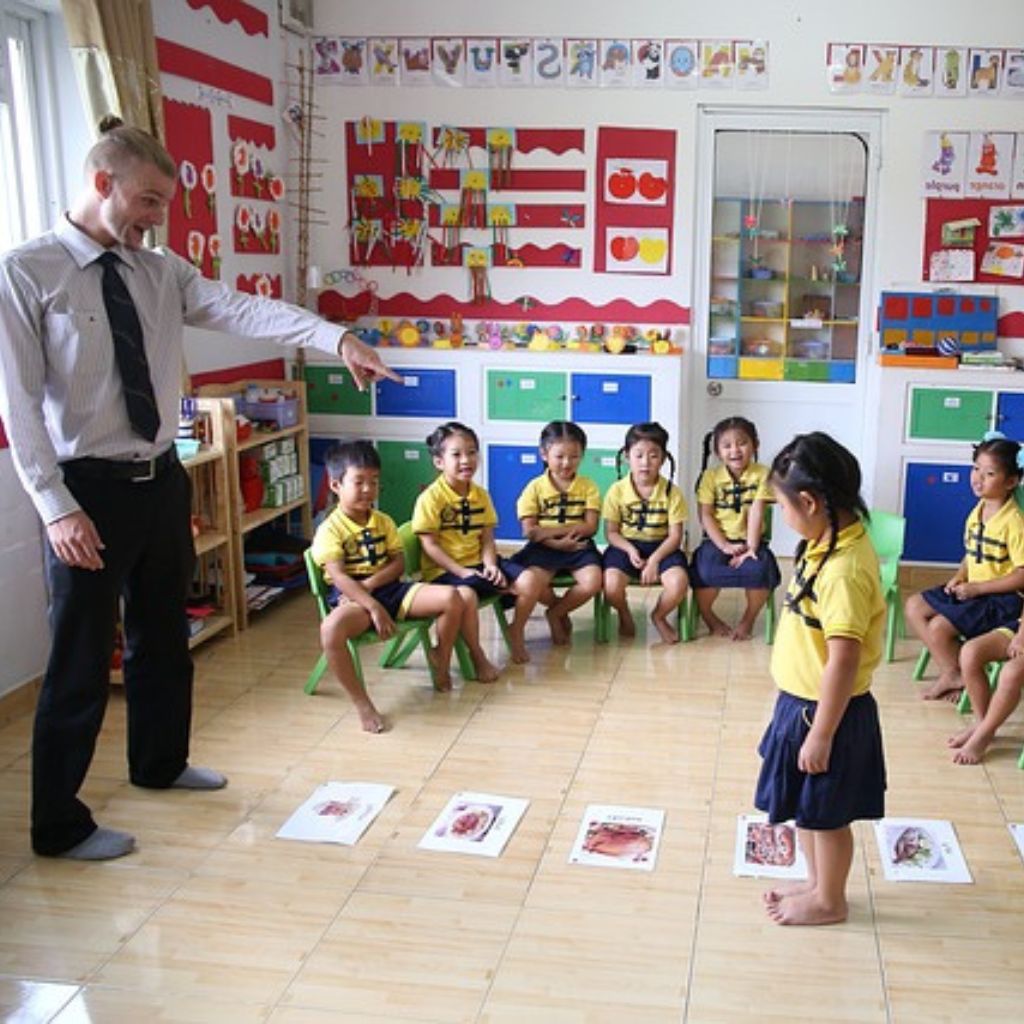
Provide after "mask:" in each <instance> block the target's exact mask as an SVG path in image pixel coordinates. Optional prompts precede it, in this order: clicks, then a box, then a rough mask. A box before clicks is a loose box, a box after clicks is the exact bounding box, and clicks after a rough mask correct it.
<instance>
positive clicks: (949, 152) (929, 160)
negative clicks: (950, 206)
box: [921, 131, 970, 199]
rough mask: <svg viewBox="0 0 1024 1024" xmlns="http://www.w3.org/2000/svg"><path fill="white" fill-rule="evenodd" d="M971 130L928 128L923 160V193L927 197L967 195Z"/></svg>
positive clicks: (951, 197) (959, 197) (925, 134)
mask: <svg viewBox="0 0 1024 1024" xmlns="http://www.w3.org/2000/svg"><path fill="white" fill-rule="evenodd" d="M969 140H970V135H969V133H968V132H952V131H943V132H925V133H924V147H923V150H922V160H921V194H922V195H923V196H925V198H928V197H931V196H944V197H945V198H947V199H961V198H963V197H964V196H965V195H966V182H967V159H968V145H969Z"/></svg>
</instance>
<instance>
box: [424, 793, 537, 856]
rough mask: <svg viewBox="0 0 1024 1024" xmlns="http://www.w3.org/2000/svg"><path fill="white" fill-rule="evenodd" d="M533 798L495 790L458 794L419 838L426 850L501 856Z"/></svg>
mask: <svg viewBox="0 0 1024 1024" xmlns="http://www.w3.org/2000/svg"><path fill="white" fill-rule="evenodd" d="M529 805H530V801H529V800H521V799H519V798H517V797H511V796H495V795H494V794H492V793H456V794H455V796H453V797H452V798H451V799H450V800H449V801H448V803H447V804H446V805H445V808H444V810H443V811H441V813H440V814H439V815H438V816H437V818H436V819H435V821H434V823H433V824H432V825H431V826H430V828H429V829H427V832H426V834H425V835H424V836H423V838H422V839H421V840H420V841H419V847H420V849H422V850H439V851H443V852H446V853H471V854H473V855H474V856H477V857H498V856H500V855H501V851H502V850H503V849H504V848H505V844H506V843H507V842H508V840H509V838H510V837H511V835H512V833H513V832H514V831H515V829H516V826H517V825H518V824H519V819H520V818H522V816H523V815H524V814H525V813H526V808H527V807H529Z"/></svg>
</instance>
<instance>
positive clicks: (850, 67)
mask: <svg viewBox="0 0 1024 1024" xmlns="http://www.w3.org/2000/svg"><path fill="white" fill-rule="evenodd" d="M863 82H864V46H863V45H862V44H861V43H830V44H829V48H828V87H829V90H830V91H831V92H834V93H843V92H860V91H861V88H862V87H863Z"/></svg>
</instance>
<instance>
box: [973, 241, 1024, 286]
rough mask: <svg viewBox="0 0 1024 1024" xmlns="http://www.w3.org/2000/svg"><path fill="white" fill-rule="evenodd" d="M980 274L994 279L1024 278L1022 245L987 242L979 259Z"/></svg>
mask: <svg viewBox="0 0 1024 1024" xmlns="http://www.w3.org/2000/svg"><path fill="white" fill-rule="evenodd" d="M981 272H982V273H983V274H994V275H995V276H996V277H1014V278H1021V277H1024V245H1017V244H1016V243H1014V242H989V243H988V246H987V247H986V249H985V253H984V255H983V256H982V257H981Z"/></svg>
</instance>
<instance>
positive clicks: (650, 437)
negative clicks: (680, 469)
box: [615, 423, 676, 491]
mask: <svg viewBox="0 0 1024 1024" xmlns="http://www.w3.org/2000/svg"><path fill="white" fill-rule="evenodd" d="M640 441H650V442H651V443H652V444H656V445H657V446H658V447H659V448H660V449H661V453H662V455H664V456H665V461H666V462H667V463H668V472H669V477H668V489H669V490H670V491H671V490H672V478H673V477H674V476H675V475H676V460H675V459H674V458H673V457H672V453H671V452H670V451H669V450H668V431H667V430H666V429H665V428H664V427H663V426H662V425H661V424H660V423H634V424H633V426H631V427H630V428H629V430H627V431H626V440H625V441H623V442H622V447H621V448H620V449H619V450H618V451H617V452H616V453H615V475H616V476H617V477H621V476H622V460H623V459H624V458H628V456H629V449H630V448H632V447H633V445H635V444H638V443H639V442H640Z"/></svg>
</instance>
